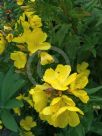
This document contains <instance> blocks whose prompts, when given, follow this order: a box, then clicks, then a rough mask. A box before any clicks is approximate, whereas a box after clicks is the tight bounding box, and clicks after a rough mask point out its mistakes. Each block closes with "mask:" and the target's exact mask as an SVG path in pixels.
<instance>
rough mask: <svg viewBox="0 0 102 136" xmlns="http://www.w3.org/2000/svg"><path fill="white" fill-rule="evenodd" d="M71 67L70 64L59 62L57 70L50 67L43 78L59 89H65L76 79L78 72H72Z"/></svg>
mask: <svg viewBox="0 0 102 136" xmlns="http://www.w3.org/2000/svg"><path fill="white" fill-rule="evenodd" d="M70 72H71V67H70V66H69V65H62V64H59V65H58V66H57V68H56V69H55V71H54V70H53V69H52V68H49V69H47V70H46V71H45V74H44V76H43V80H44V81H45V82H47V83H48V84H50V85H51V86H52V87H53V88H55V89H57V90H62V91H65V90H67V89H68V85H69V84H71V83H72V82H73V81H74V80H75V79H76V75H77V74H76V73H74V74H71V75H70Z"/></svg>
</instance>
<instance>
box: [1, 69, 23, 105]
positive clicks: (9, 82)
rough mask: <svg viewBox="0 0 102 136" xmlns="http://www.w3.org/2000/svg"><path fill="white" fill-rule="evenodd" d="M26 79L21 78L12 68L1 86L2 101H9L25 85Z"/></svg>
mask: <svg viewBox="0 0 102 136" xmlns="http://www.w3.org/2000/svg"><path fill="white" fill-rule="evenodd" d="M24 83H25V81H24V80H23V79H21V77H20V76H19V74H17V73H14V72H13V71H12V69H10V70H9V71H8V72H7V74H6V76H5V77H4V80H3V83H2V88H1V101H2V102H3V103H4V102H6V101H8V100H9V99H10V98H11V97H12V96H13V95H14V94H15V93H16V91H18V90H19V89H20V88H21V87H22V86H23V85H24Z"/></svg>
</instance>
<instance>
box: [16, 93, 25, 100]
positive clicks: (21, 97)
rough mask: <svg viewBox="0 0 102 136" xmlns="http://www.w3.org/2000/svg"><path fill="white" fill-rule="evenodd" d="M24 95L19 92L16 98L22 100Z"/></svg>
mask: <svg viewBox="0 0 102 136" xmlns="http://www.w3.org/2000/svg"><path fill="white" fill-rule="evenodd" d="M23 98H24V95H22V94H20V95H19V96H17V97H16V99H17V100H23Z"/></svg>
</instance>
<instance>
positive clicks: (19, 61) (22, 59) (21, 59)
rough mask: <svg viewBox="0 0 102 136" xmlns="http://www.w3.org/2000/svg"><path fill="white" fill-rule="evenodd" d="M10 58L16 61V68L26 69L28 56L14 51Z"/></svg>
mask: <svg viewBox="0 0 102 136" xmlns="http://www.w3.org/2000/svg"><path fill="white" fill-rule="evenodd" d="M10 58H11V59H12V60H14V66H15V67H17V68H18V69H21V68H24V67H25V65H26V62H27V55H26V54H25V53H23V52H21V51H14V52H13V53H11V55H10Z"/></svg>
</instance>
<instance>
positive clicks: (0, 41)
mask: <svg viewBox="0 0 102 136" xmlns="http://www.w3.org/2000/svg"><path fill="white" fill-rule="evenodd" d="M5 46H6V41H5V39H4V36H3V34H1V33H0V54H2V53H3V52H4V50H5Z"/></svg>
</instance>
